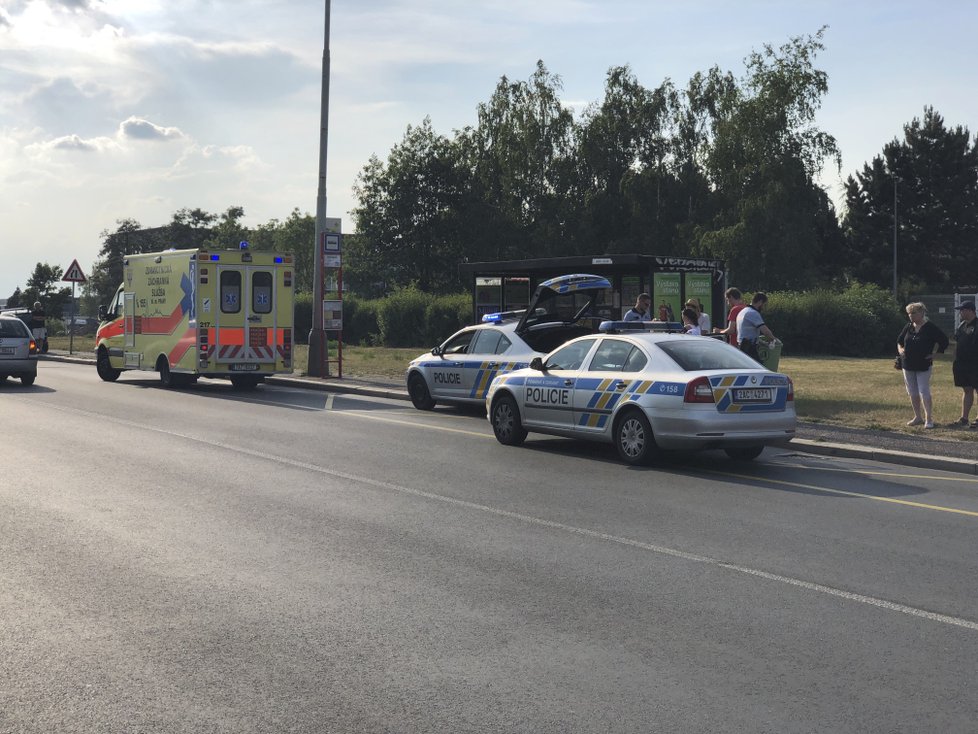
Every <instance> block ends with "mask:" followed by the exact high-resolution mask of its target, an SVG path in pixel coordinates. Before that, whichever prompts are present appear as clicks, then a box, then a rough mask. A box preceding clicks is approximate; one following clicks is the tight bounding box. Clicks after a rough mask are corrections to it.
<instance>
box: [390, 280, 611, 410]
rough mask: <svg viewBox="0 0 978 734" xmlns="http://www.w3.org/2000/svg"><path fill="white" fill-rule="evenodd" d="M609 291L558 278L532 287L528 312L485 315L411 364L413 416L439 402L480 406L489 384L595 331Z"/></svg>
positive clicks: (598, 283)
mask: <svg viewBox="0 0 978 734" xmlns="http://www.w3.org/2000/svg"><path fill="white" fill-rule="evenodd" d="M610 288H611V284H610V283H609V282H608V280H607V279H606V278H603V277H601V276H599V275H585V274H579V275H562V276H560V277H558V278H552V279H551V280H547V281H545V282H543V283H541V284H540V285H539V286H537V289H536V291H535V292H534V294H533V298H532V299H531V300H530V304H529V307H528V308H527V309H526V310H521V311H508V312H505V313H494V314H488V315H486V316H483V317H482V321H483V323H481V324H478V325H475V326H469V327H466V328H464V329H462V330H460V331H458V332H456V333H455V334H453V335H452V336H451V337H449V338H448V340H446V341H445V342H444V343H443V344H441V345H440V346H437V347H435V348H434V349H432V350H431V352H425V353H424V354H422V355H420V356H419V357H417V358H416V359H414V360H412V361H411V363H410V364H409V365H408V369H407V388H408V394H409V395H410V396H411V402H412V403H414V407H415V408H417V409H418V410H431V409H432V408H433V407H435V404H436V403H437V402H439V401H441V402H447V403H474V404H482V403H484V402H485V399H486V391H487V390H488V389H489V384H490V383H491V382H492V380H493V378H495V377H497V376H498V375H503V374H506V373H508V372H511V371H513V370H515V369H520V368H521V367H526V366H528V365H529V363H530V360H531V359H532V358H533V357H539V356H543V355H544V354H546V353H547V352H549V351H550V350H552V349H555V348H556V347H558V346H560V345H561V344H563V343H565V342H566V341H568V340H569V339H573V338H574V337H576V336H580V335H582V334H591V333H594V332H595V330H596V328H595V327H596V325H597V320H596V319H595V318H594V317H595V316H596V314H595V310H596V308H597V303H598V301H599V299H600V297H601V295H602V294H603V293H604V292H605V291H606V290H607V289H610Z"/></svg>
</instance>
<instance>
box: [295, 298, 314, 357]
mask: <svg viewBox="0 0 978 734" xmlns="http://www.w3.org/2000/svg"><path fill="white" fill-rule="evenodd" d="M294 319H295V321H294V323H295V329H294V331H293V339H294V340H295V343H296V344H305V343H307V342H308V341H309V331H310V330H311V329H312V293H296V294H295V313H294Z"/></svg>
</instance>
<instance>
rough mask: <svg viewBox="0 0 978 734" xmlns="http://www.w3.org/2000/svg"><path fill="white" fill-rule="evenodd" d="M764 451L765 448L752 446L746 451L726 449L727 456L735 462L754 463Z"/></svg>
mask: <svg viewBox="0 0 978 734" xmlns="http://www.w3.org/2000/svg"><path fill="white" fill-rule="evenodd" d="M763 450H764V447H763V446H751V447H749V448H746V449H724V451H725V452H726V454H727V456H729V457H730V458H731V459H733V460H734V461H753V460H754V459H756V458H757V457H758V456H760V455H761V452H762V451H763Z"/></svg>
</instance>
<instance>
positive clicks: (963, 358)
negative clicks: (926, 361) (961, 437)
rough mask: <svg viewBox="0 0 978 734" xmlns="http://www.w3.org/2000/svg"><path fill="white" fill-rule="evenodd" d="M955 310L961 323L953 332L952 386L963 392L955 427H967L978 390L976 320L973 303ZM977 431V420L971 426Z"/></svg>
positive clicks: (977, 333) (977, 330) (977, 335)
mask: <svg viewBox="0 0 978 734" xmlns="http://www.w3.org/2000/svg"><path fill="white" fill-rule="evenodd" d="M956 309H957V310H958V311H959V312H960V313H961V323H960V324H959V325H958V328H957V329H955V331H954V339H955V341H956V342H957V343H956V345H955V347H954V362H953V363H952V365H951V370H952V371H953V373H954V385H955V387H960V388H961V389H962V390H963V391H964V392H963V393H962V395H961V417H960V418H958V420H957V422H956V424H955V425H959V426H966V425H968V415H969V414H970V413H971V406H973V405H974V404H975V390H978V328H976V327H978V319H976V318H975V302H974V301H965V302H964V303H962V304H961V305H960V306H956ZM971 427H972V428H973V429H978V418H975V421H974V423H972V424H971Z"/></svg>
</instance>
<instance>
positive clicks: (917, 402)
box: [897, 303, 948, 428]
mask: <svg viewBox="0 0 978 734" xmlns="http://www.w3.org/2000/svg"><path fill="white" fill-rule="evenodd" d="M907 316H909V317H910V323H909V324H907V325H906V326H904V327H903V331H901V332H900V336H899V337H897V352H898V353H899V354H900V364H901V366H902V367H903V382H904V384H905V385H906V386H907V395H909V396H910V405H911V406H912V407H913V418H912V419H911V420H909V421H907V425H908V426H919V425H920V424H921V423H923V425H924V428H933V427H934V413H933V399H932V398H931V394H930V376H931V365H933V364H934V347H937V351H939V352H943V351H944V350H945V349H947V345H948V339H947V335H946V334H945V333H944V332H943V331H941V329H940V327H938V326H937V324H935V323H934V322H933V321H929V320H928V319H927V307H926V306H925V305H924V304H922V303H910V304H907ZM921 407H922V408H923V416H921V414H920V413H921Z"/></svg>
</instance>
